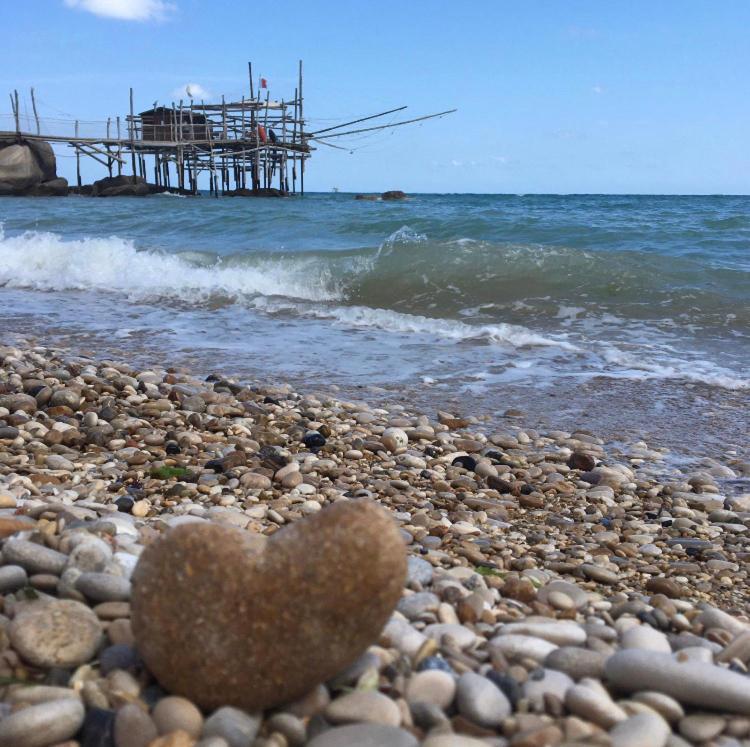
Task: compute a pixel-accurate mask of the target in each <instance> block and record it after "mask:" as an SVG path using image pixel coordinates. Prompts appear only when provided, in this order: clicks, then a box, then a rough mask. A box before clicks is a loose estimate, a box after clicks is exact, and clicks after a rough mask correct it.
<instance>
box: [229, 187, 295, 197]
mask: <svg viewBox="0 0 750 747" xmlns="http://www.w3.org/2000/svg"><path fill="white" fill-rule="evenodd" d="M222 194H223V196H224V197H287V193H286V192H282V191H281V190H280V189H275V188H274V187H261V188H259V189H247V188H245V187H240V188H239V189H228V190H227V191H226V192H223V193H222Z"/></svg>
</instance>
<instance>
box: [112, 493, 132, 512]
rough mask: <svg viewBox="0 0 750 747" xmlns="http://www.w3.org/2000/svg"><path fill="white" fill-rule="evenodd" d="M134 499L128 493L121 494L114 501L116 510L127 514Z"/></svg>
mask: <svg viewBox="0 0 750 747" xmlns="http://www.w3.org/2000/svg"><path fill="white" fill-rule="evenodd" d="M134 503H135V501H134V500H133V499H132V498H131V497H130V496H129V495H121V496H120V497H119V498H118V499H117V500H116V501H115V506H117V510H118V511H122V513H124V514H129V513H130V512H131V511H132V510H133V504H134Z"/></svg>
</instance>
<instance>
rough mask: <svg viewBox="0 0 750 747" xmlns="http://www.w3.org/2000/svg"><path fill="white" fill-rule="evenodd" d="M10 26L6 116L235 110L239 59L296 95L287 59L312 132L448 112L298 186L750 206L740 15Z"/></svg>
mask: <svg viewBox="0 0 750 747" xmlns="http://www.w3.org/2000/svg"><path fill="white" fill-rule="evenodd" d="M4 25H5V27H6V30H5V32H4V34H3V48H2V49H0V94H2V98H1V99H0V114H5V115H7V114H9V112H10V101H9V99H8V96H7V92H9V91H11V90H12V89H13V88H18V89H19V93H20V94H21V97H22V104H21V109H22V111H24V110H25V108H26V107H28V106H29V103H28V94H27V91H28V88H29V87H30V86H32V85H33V86H35V88H36V92H37V97H38V100H39V109H40V113H41V115H42V117H45V116H46V117H59V118H61V119H66V118H76V117H77V118H79V119H81V120H106V118H107V117H108V116H112V117H114V116H116V115H118V114H119V115H125V114H126V113H127V110H128V87H129V86H133V87H134V89H135V96H136V108H137V109H143V108H146V107H148V106H150V105H151V104H152V103H153V102H154V101H156V100H158V101H160V102H164V103H168V102H171V101H172V100H173V99H174V92H175V91H176V90H177V89H179V88H180V87H181V86H184V85H185V84H186V83H194V84H198V85H200V86H201V87H203V89H205V90H206V91H207V92H209V93H211V94H214V95H219V96H220V95H221V94H222V93H225V94H227V95H228V96H241V95H243V94H244V93H246V91H247V72H246V70H247V61H248V60H252V62H253V64H254V68H255V70H256V71H258V72H259V73H262V74H263V75H264V76H265V77H266V78H267V79H268V81H269V85H270V89H271V94H272V96H275V97H279V98H281V97H284V96H287V97H290V96H291V95H292V93H293V88H294V84H295V78H296V66H297V60H298V59H299V58H302V59H303V60H304V64H305V98H306V113H307V115H308V116H309V118H310V120H311V126H318V127H323V126H326V125H327V124H328V122H329V120H336V119H337V118H341V119H346V118H354V117H355V116H358V115H363V114H367V113H373V112H377V111H382V110H385V109H388V108H392V107H395V106H400V105H403V104H408V105H409V108H408V109H407V110H406V112H404V113H402V114H401V115H399V116H418V115H420V114H424V113H428V112H432V111H439V110H443V109H448V108H452V107H458V108H459V111H458V113H456V114H454V115H451V116H450V117H446V118H444V119H440V120H433V121H430V122H426V123H424V124H422V125H417V126H408V127H403V128H398V129H395V130H392V131H386V132H381V133H377V134H376V135H374V136H371V137H369V138H366V139H361V140H351V141H348V142H347V145H350V146H351V147H352V148H353V149H354V152H353V153H349V152H344V151H338V150H331V149H329V148H321V149H320V150H319V151H318V152H317V153H316V154H315V155H314V156H313V160H312V162H311V164H310V169H309V171H308V173H307V183H306V186H307V187H308V189H317V190H322V191H327V190H329V189H331V188H332V187H334V186H336V187H339V188H340V189H341V190H350V191H364V190H373V191H382V190H385V189H395V188H401V189H404V190H407V191H425V192H511V193H515V192H542V193H545V192H563V193H569V192H613V193H618V192H619V193H622V192H639V193H718V192H721V193H742V194H747V193H749V192H750V136H749V135H748V133H750V44H748V39H747V30H748V28H750V3H748V2H746V0H722V1H721V2H713V1H708V0H706V1H696V0H661V1H660V2H652V1H651V2H646V1H644V0H631V1H630V2H625V1H624V0H623V1H621V2H601V1H600V0H596V1H582V0H581V1H576V0H568V1H565V2H564V1H563V0H556V1H551V0H548V1H543V0H539V1H537V2H534V1H528V2H522V1H521V0H516V2H505V1H503V0H492V1H490V0H475V2H473V3H459V2H455V0H454V1H453V2H446V1H444V0H433V1H432V2H428V1H427V0H410V1H407V2H405V1H404V0H400V1H399V2H395V1H393V0H378V2H376V3H374V2H373V3H370V2H363V1H359V2H333V1H330V2H316V1H315V0H305V1H304V2H297V1H296V0H293V1H291V2H284V3H273V2H266V3H262V4H261V3H251V2H239V1H237V0H210V1H209V0H170V1H169V2H165V1H162V0H35V2H33V3H31V2H29V3H26V4H24V5H23V6H22V5H21V4H16V3H13V4H12V7H10V6H9V7H7V8H5V14H4ZM3 102H5V103H3ZM7 123H8V119H7V117H3V118H2V119H0V128H6V129H7V128H8V125H7ZM338 144H343V142H341V141H339V142H338ZM63 153H65V151H63ZM59 171H60V172H61V173H62V174H63V175H65V176H67V177H69V178H72V177H74V174H75V165H74V160H73V159H72V158H70V157H63V158H61V159H60V168H59ZM99 175H102V174H101V171H100V170H99V167H98V165H96V164H95V165H94V168H87V171H86V174H85V176H99Z"/></svg>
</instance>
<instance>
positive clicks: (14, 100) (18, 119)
mask: <svg viewBox="0 0 750 747" xmlns="http://www.w3.org/2000/svg"><path fill="white" fill-rule="evenodd" d="M11 103H13V113H14V114H15V115H16V135H17V136H18V137H19V138H20V137H21V113H20V111H19V108H18V91H16V90H14V91H13V98H12V99H11Z"/></svg>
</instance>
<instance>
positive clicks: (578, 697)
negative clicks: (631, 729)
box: [565, 684, 628, 729]
mask: <svg viewBox="0 0 750 747" xmlns="http://www.w3.org/2000/svg"><path fill="white" fill-rule="evenodd" d="M565 705H566V706H567V708H568V710H569V711H570V712H571V713H574V714H575V715H576V716H580V717H581V718H584V719H586V720H587V721H591V722H593V723H595V724H596V725H597V726H601V727H603V728H605V729H609V728H610V727H611V726H614V725H615V724H617V723H619V722H620V721H624V720H625V719H626V718H627V717H628V715H627V713H625V711H623V709H622V708H620V706H618V705H617V704H616V703H615V702H614V701H613V700H612V698H610V696H609V694H608V693H607V692H606V690H604V689H603V688H601V689H599V688H593V687H587V686H586V685H583V684H579V685H574V686H573V687H571V688H569V689H568V692H567V693H566V695H565Z"/></svg>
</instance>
